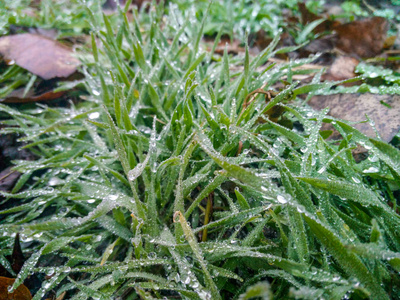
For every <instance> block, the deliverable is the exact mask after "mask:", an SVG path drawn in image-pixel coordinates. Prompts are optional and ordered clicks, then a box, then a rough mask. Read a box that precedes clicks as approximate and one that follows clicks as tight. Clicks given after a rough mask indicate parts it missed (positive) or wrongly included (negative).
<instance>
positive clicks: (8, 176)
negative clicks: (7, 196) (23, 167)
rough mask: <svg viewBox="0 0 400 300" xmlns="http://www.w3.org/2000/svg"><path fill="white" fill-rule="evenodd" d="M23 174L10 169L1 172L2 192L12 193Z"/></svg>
mask: <svg viewBox="0 0 400 300" xmlns="http://www.w3.org/2000/svg"><path fill="white" fill-rule="evenodd" d="M20 175H21V173H19V172H17V171H13V170H11V167H8V168H6V169H4V170H3V171H1V172H0V191H10V190H11V189H12V187H13V186H14V184H15V182H16V181H17V179H18V178H19V176H20Z"/></svg>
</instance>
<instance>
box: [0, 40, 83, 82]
mask: <svg viewBox="0 0 400 300" xmlns="http://www.w3.org/2000/svg"><path fill="white" fill-rule="evenodd" d="M0 55H2V56H3V57H4V59H5V60H8V61H14V62H15V63H16V64H17V65H19V66H20V67H22V68H24V69H26V70H28V71H29V72H31V73H33V74H35V75H37V76H40V77H41V78H43V79H45V80H48V79H52V78H56V77H62V78H65V77H68V76H70V75H72V74H73V73H75V72H76V68H77V66H78V65H79V60H78V59H77V58H75V57H73V56H72V51H71V50H70V49H69V48H67V47H65V46H63V45H62V44H60V43H58V42H57V41H54V40H51V39H48V38H46V37H43V36H40V35H36V34H30V33H23V34H17V35H9V36H3V37H1V38H0Z"/></svg>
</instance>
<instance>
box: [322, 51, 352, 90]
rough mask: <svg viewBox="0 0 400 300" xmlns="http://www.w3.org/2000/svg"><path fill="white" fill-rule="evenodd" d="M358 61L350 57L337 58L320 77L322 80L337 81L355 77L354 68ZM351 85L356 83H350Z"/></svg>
mask: <svg viewBox="0 0 400 300" xmlns="http://www.w3.org/2000/svg"><path fill="white" fill-rule="evenodd" d="M358 63H359V60H358V59H356V58H354V57H350V56H339V57H337V58H336V59H335V61H334V62H333V64H332V65H331V66H330V68H329V69H328V71H327V72H326V73H325V74H324V75H323V76H322V80H331V81H339V80H345V79H349V78H353V77H356V73H355V72H354V71H355V68H356V67H357V65H358ZM351 84H352V85H354V84H356V82H352V83H351Z"/></svg>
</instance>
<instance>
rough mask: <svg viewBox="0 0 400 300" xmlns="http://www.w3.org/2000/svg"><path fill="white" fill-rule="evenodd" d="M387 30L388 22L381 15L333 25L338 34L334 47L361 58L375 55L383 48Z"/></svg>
mask: <svg viewBox="0 0 400 300" xmlns="http://www.w3.org/2000/svg"><path fill="white" fill-rule="evenodd" d="M387 30H388V22H387V20H386V19H385V18H382V17H373V18H367V19H364V20H360V21H354V22H351V23H347V24H343V25H338V26H335V27H334V31H335V32H336V34H337V35H338V40H337V42H336V48H338V49H340V50H342V51H343V52H345V53H348V54H355V55H358V56H359V57H362V58H366V57H375V56H376V55H378V54H380V53H381V52H382V50H383V46H384V43H385V40H386V33H387Z"/></svg>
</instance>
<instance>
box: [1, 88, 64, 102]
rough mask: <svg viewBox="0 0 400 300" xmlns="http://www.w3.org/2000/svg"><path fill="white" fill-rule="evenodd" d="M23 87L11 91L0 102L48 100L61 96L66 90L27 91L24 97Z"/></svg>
mask: <svg viewBox="0 0 400 300" xmlns="http://www.w3.org/2000/svg"><path fill="white" fill-rule="evenodd" d="M24 91H25V89H24V88H21V89H17V90H14V91H12V92H11V93H10V94H9V95H8V96H7V97H6V98H4V99H0V103H30V102H38V101H50V100H55V99H58V98H60V97H62V96H63V95H64V94H65V93H66V92H67V91H59V92H53V91H47V92H43V93H41V94H38V95H35V94H34V93H33V92H32V91H29V92H28V93H27V95H25V97H24Z"/></svg>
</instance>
